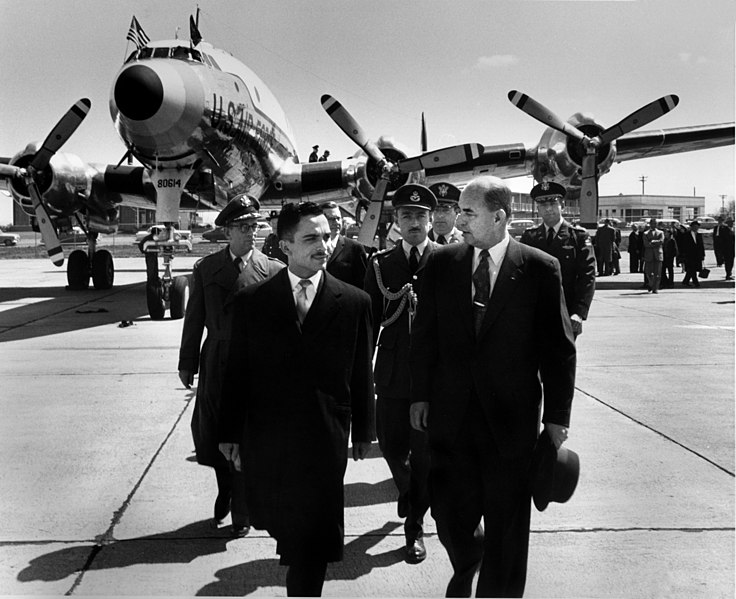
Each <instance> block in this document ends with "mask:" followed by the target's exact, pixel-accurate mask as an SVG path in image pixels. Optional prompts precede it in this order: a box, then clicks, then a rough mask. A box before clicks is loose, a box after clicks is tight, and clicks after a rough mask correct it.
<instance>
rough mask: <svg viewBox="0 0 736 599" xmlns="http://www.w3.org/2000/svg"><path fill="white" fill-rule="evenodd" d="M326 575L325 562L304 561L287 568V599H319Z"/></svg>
mask: <svg viewBox="0 0 736 599" xmlns="http://www.w3.org/2000/svg"><path fill="white" fill-rule="evenodd" d="M325 574H327V562H324V561H318V560H315V561H312V560H304V561H298V562H295V563H293V564H291V565H290V566H289V569H288V570H287V571H286V595H287V596H288V597H319V596H321V595H322V586H323V585H324V583H325Z"/></svg>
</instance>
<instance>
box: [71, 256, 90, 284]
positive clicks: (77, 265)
mask: <svg viewBox="0 0 736 599" xmlns="http://www.w3.org/2000/svg"><path fill="white" fill-rule="evenodd" d="M89 276H90V272H89V257H88V256H87V252H85V251H84V250H74V251H73V252H72V253H71V255H70V256H69V261H68V262H67V264H66V280H67V283H69V289H74V290H79V289H87V287H89Z"/></svg>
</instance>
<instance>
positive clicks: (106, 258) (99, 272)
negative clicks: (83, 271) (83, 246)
mask: <svg viewBox="0 0 736 599" xmlns="http://www.w3.org/2000/svg"><path fill="white" fill-rule="evenodd" d="M114 279H115V267H114V265H113V263H112V254H111V253H110V252H108V251H107V250H98V251H96V252H95V253H94V255H93V256H92V284H93V285H94V286H95V289H110V287H112V282H113V280H114Z"/></svg>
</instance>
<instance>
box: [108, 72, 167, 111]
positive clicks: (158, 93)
mask: <svg viewBox="0 0 736 599" xmlns="http://www.w3.org/2000/svg"><path fill="white" fill-rule="evenodd" d="M163 100H164V87H163V84H162V83H161V78H160V77H159V76H158V74H157V73H156V72H155V71H154V70H153V69H150V68H148V67H147V66H145V65H133V66H131V67H129V68H127V69H125V70H124V71H123V72H122V73H120V76H119V77H118V80H117V81H116V82H115V103H116V104H117V106H118V110H120V112H121V113H122V114H123V116H125V117H127V118H129V119H132V120H134V121H145V120H146V119H150V118H151V117H153V116H154V115H155V114H156V113H157V112H158V110H159V108H161V104H162V103H163Z"/></svg>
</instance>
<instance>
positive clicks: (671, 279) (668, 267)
mask: <svg viewBox="0 0 736 599" xmlns="http://www.w3.org/2000/svg"><path fill="white" fill-rule="evenodd" d="M674 284H675V259H674V258H665V259H664V262H662V286H663V287H664V286H665V285H667V287H672V286H673V285H674Z"/></svg>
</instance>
